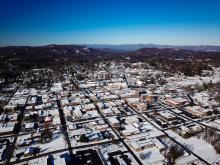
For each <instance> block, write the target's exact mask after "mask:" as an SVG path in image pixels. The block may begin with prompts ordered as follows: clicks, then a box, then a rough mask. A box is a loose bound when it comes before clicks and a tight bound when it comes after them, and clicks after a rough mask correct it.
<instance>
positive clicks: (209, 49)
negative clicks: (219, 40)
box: [84, 44, 220, 52]
mask: <svg viewBox="0 0 220 165" xmlns="http://www.w3.org/2000/svg"><path fill="white" fill-rule="evenodd" d="M84 46H88V47H90V48H98V49H108V50H119V51H134V50H138V49H142V48H158V49H164V48H172V49H176V48H178V49H186V50H191V51H202V52H220V46H212V45H198V46H191V45H186V46H178V45H158V44H121V45H111V44H85V45H84Z"/></svg>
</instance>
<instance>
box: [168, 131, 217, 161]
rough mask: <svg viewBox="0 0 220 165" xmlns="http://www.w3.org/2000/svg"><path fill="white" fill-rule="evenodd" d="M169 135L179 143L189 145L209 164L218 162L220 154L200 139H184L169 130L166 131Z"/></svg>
mask: <svg viewBox="0 0 220 165" xmlns="http://www.w3.org/2000/svg"><path fill="white" fill-rule="evenodd" d="M166 132H167V133H168V134H169V136H171V137H173V138H175V139H176V140H177V141H178V142H179V143H181V144H183V145H184V146H187V147H189V149H190V150H191V151H192V152H194V153H195V154H197V155H198V156H200V157H201V158H203V159H204V160H206V161H207V162H209V163H210V164H216V163H220V154H217V153H216V151H215V149H214V148H213V146H212V145H211V144H209V143H207V142H206V141H204V140H202V139H198V138H196V137H191V138H188V139H184V138H182V137H181V136H179V135H178V134H176V133H175V132H173V131H171V130H167V131H166Z"/></svg>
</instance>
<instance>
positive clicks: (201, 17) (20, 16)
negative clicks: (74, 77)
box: [0, 0, 220, 46]
mask: <svg viewBox="0 0 220 165" xmlns="http://www.w3.org/2000/svg"><path fill="white" fill-rule="evenodd" d="M219 8H220V0H0V46H7V45H46V44H128V43H129V44H138V43H145V44H147V43H154V44H169V45H220V9H219Z"/></svg>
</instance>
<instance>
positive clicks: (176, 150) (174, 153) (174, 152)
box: [167, 144, 184, 163]
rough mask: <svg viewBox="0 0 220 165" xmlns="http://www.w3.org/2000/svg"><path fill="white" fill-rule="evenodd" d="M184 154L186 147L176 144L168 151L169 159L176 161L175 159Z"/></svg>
mask: <svg viewBox="0 0 220 165" xmlns="http://www.w3.org/2000/svg"><path fill="white" fill-rule="evenodd" d="M183 154H184V149H183V148H182V147H180V146H178V145H176V144H174V145H172V146H171V147H170V149H169V152H168V155H167V157H168V159H169V160H170V161H171V162H172V163H175V160H176V159H177V158H179V157H180V156H182V155H183Z"/></svg>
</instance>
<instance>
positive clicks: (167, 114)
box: [157, 111, 176, 121]
mask: <svg viewBox="0 0 220 165" xmlns="http://www.w3.org/2000/svg"><path fill="white" fill-rule="evenodd" d="M157 114H158V115H160V116H161V117H162V118H163V119H165V120H166V121H172V120H175V119H176V116H174V115H173V114H171V113H170V112H165V111H160V112H157Z"/></svg>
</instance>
